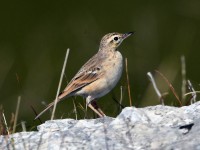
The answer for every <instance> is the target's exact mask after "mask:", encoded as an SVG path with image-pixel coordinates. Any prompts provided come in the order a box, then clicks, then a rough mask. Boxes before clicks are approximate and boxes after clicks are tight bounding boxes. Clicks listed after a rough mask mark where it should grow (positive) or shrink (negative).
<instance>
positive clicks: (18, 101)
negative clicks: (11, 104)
mask: <svg viewBox="0 0 200 150" xmlns="http://www.w3.org/2000/svg"><path fill="white" fill-rule="evenodd" d="M20 102H21V96H18V99H17V108H16V112H15V120H14V124H13V132H12V133H15V130H16V125H17V117H18V114H19V106H20Z"/></svg>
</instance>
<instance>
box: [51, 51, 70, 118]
mask: <svg viewBox="0 0 200 150" xmlns="http://www.w3.org/2000/svg"><path fill="white" fill-rule="evenodd" d="M68 56H69V48H68V49H67V52H66V56H65V61H64V64H63V68H62V73H61V76H60V81H59V84H58V89H57V93H56V99H55V102H54V107H53V112H52V115H51V120H53V119H54V116H55V111H56V105H57V102H58V95H59V93H60V87H61V84H62V80H63V76H64V73H65V67H66V64H67V59H68Z"/></svg>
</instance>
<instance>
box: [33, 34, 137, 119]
mask: <svg viewBox="0 0 200 150" xmlns="http://www.w3.org/2000/svg"><path fill="white" fill-rule="evenodd" d="M132 34H133V32H128V33H125V34H121V33H109V34H106V35H105V36H104V37H103V38H102V39H101V43H100V46H99V51H98V52H97V53H96V54H95V55H94V56H93V57H92V58H91V59H90V60H88V61H87V62H86V63H85V64H84V65H83V66H82V67H81V69H80V70H79V71H78V73H77V74H76V75H75V77H74V78H73V79H72V80H71V81H70V82H69V84H68V85H67V87H66V88H65V89H64V90H63V92H62V93H61V94H60V95H59V96H58V102H59V101H61V100H62V99H63V98H64V97H70V96H77V95H79V96H82V97H84V98H86V102H87V105H88V106H89V107H90V108H91V109H92V110H93V111H94V112H95V113H97V114H98V115H99V116H100V117H103V116H105V114H104V113H103V111H102V110H101V109H100V108H99V107H98V106H97V103H96V99H98V98H100V97H102V96H104V95H106V94H107V93H108V92H110V91H111V90H112V89H113V88H114V87H115V85H116V84H117V82H118V81H119V79H120V77H121V74H122V68H123V57H122V55H121V53H120V52H119V51H118V47H119V45H120V44H121V43H122V41H123V40H124V39H126V38H127V37H129V36H130V35H132ZM53 105H54V102H52V103H50V104H49V105H48V106H47V107H46V108H45V109H44V110H43V111H42V112H41V113H40V114H39V115H38V116H37V117H36V118H35V119H37V118H38V117H39V116H40V115H42V114H43V113H44V112H45V111H46V110H48V109H49V108H50V107H52V106H53Z"/></svg>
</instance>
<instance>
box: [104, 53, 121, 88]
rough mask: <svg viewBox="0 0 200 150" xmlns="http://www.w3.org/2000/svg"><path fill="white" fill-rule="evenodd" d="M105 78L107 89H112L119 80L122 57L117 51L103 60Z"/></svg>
mask: <svg viewBox="0 0 200 150" xmlns="http://www.w3.org/2000/svg"><path fill="white" fill-rule="evenodd" d="M105 66H106V67H105V74H106V75H105V76H106V78H105V80H106V82H107V86H108V88H109V89H112V88H113V87H114V86H115V85H116V84H117V82H118V81H119V79H120V77H121V75H122V70H123V57H122V55H121V53H120V52H119V51H116V52H115V53H114V54H113V55H112V56H111V57H110V58H109V59H108V61H106V62H105Z"/></svg>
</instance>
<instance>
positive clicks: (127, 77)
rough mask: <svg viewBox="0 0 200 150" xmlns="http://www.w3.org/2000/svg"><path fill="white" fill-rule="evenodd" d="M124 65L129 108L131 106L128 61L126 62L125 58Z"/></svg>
mask: <svg viewBox="0 0 200 150" xmlns="http://www.w3.org/2000/svg"><path fill="white" fill-rule="evenodd" d="M125 64H126V79H127V84H128V96H129V104H130V106H132V98H131V89H130V82H129V76H128V60H127V58H126V59H125Z"/></svg>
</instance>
